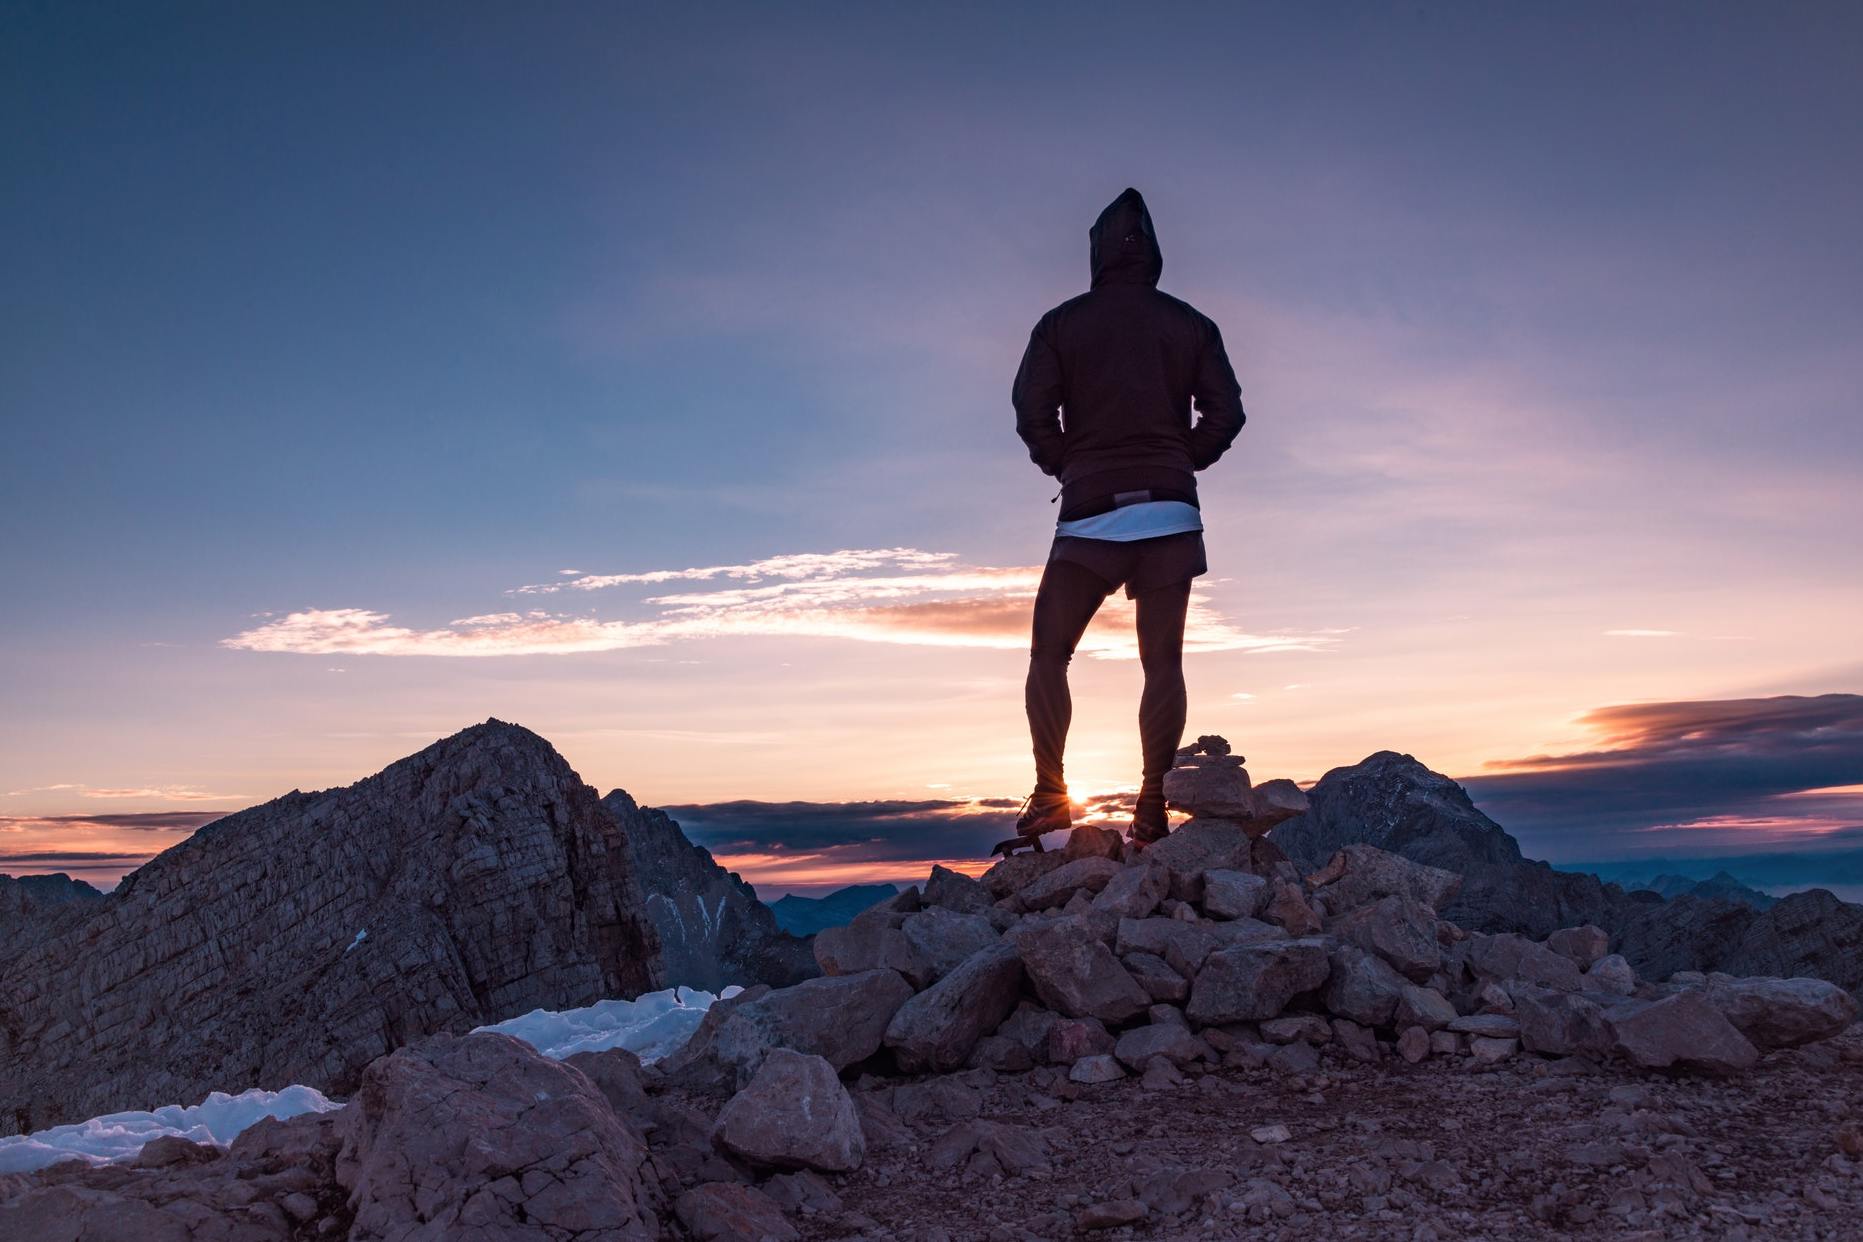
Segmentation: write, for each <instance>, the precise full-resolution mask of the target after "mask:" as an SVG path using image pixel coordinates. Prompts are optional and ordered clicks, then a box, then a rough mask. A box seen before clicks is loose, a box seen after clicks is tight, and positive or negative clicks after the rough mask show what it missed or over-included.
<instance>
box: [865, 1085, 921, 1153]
mask: <svg viewBox="0 0 1863 1242" xmlns="http://www.w3.org/2000/svg"><path fill="white" fill-rule="evenodd" d="M854 1108H855V1110H856V1111H857V1112H859V1113H860V1133H861V1137H862V1139H863V1140H864V1141H865V1142H866V1144H867V1150H868V1151H870V1152H873V1151H890V1150H892V1149H894V1148H897V1147H910V1146H912V1144H913V1143H915V1142H917V1136H916V1135H914V1134H913V1133H912V1128H911V1127H910V1126H908V1125H907V1124H906V1123H905V1122H903V1121H901V1120H900V1119H899V1115H898V1114H897V1113H895V1112H894V1111H893V1110H892V1109H891V1108H889V1107H888V1106H887V1104H886V1101H884V1100H882V1099H879V1098H878V1097H876V1096H875V1095H874V1094H873V1093H872V1092H867V1091H863V1092H861V1093H859V1094H858V1095H856V1096H855V1097H854Z"/></svg>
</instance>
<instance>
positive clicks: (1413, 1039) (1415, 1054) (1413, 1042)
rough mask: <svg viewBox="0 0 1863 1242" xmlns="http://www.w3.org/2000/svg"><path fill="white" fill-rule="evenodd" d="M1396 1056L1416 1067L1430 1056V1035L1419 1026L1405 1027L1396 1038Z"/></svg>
mask: <svg viewBox="0 0 1863 1242" xmlns="http://www.w3.org/2000/svg"><path fill="white" fill-rule="evenodd" d="M1397 1055H1398V1056H1400V1057H1402V1058H1404V1060H1406V1061H1408V1062H1409V1063H1410V1064H1412V1065H1416V1064H1417V1063H1418V1062H1420V1061H1422V1060H1423V1059H1424V1058H1426V1057H1428V1056H1429V1055H1430V1033H1429V1032H1428V1031H1426V1030H1424V1029H1423V1028H1422V1027H1420V1026H1407V1027H1405V1028H1404V1033H1403V1034H1401V1035H1399V1036H1398V1037H1397Z"/></svg>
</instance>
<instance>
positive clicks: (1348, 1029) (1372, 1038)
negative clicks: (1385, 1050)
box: [1332, 1018, 1379, 1065]
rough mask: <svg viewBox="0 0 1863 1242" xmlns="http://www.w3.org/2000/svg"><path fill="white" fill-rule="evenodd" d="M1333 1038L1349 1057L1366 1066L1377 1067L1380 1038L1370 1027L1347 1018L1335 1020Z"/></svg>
mask: <svg viewBox="0 0 1863 1242" xmlns="http://www.w3.org/2000/svg"><path fill="white" fill-rule="evenodd" d="M1332 1026H1333V1038H1334V1039H1335V1040H1336V1041H1337V1043H1338V1044H1339V1046H1340V1047H1341V1048H1344V1049H1345V1053H1346V1055H1347V1056H1349V1057H1351V1058H1352V1059H1353V1060H1354V1061H1358V1062H1360V1063H1362V1064H1365V1065H1375V1064H1377V1062H1378V1059H1379V1053H1378V1037H1377V1036H1376V1035H1374V1034H1373V1033H1372V1030H1371V1028H1370V1027H1368V1026H1360V1025H1359V1024H1358V1023H1356V1022H1353V1021H1350V1020H1349V1019H1346V1018H1334V1019H1333V1023H1332Z"/></svg>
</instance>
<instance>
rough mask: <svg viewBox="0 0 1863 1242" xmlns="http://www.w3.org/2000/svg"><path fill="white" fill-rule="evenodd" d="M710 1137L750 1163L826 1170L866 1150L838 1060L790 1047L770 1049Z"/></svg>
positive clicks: (852, 1161) (843, 1166) (856, 1160)
mask: <svg viewBox="0 0 1863 1242" xmlns="http://www.w3.org/2000/svg"><path fill="white" fill-rule="evenodd" d="M712 1141H713V1142H715V1143H717V1144H718V1146H719V1147H720V1148H722V1149H723V1150H725V1151H728V1152H730V1153H731V1154H732V1155H734V1156H736V1157H738V1158H739V1159H741V1160H745V1161H748V1162H749V1163H751V1164H754V1165H759V1166H762V1167H765V1168H776V1169H818V1170H821V1171H822V1172H825V1173H845V1172H848V1171H849V1170H852V1169H858V1168H859V1167H860V1162H861V1160H862V1159H863V1158H864V1157H865V1156H866V1153H867V1143H866V1138H865V1137H864V1136H863V1134H862V1133H861V1127H860V1112H859V1110H857V1109H856V1108H855V1107H854V1100H853V1098H852V1097H851V1096H849V1095H848V1093H847V1088H846V1087H844V1086H842V1085H841V1078H840V1076H839V1075H838V1074H837V1073H836V1072H835V1067H834V1066H832V1065H830V1064H829V1063H828V1062H827V1061H826V1060H824V1059H822V1058H821V1057H818V1056H813V1055H810V1054H807V1053H801V1052H792V1051H791V1050H789V1049H787V1048H775V1049H772V1050H771V1051H770V1053H769V1055H768V1056H766V1057H765V1058H764V1059H763V1064H762V1065H761V1066H759V1067H758V1069H757V1072H756V1074H755V1075H754V1076H752V1078H751V1080H750V1083H749V1085H748V1086H746V1087H745V1088H744V1089H743V1090H742V1091H739V1092H738V1093H737V1094H736V1095H734V1096H732V1097H731V1099H730V1101H729V1102H727V1103H726V1104H725V1106H724V1108H723V1110H722V1111H720V1112H719V1114H718V1120H717V1122H716V1123H715V1124H714V1125H713V1127H712Z"/></svg>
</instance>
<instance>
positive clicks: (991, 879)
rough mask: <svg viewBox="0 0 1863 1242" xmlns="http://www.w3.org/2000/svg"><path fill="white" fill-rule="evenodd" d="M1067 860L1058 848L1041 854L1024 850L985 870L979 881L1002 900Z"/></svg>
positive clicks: (1063, 864) (1062, 864)
mask: <svg viewBox="0 0 1863 1242" xmlns="http://www.w3.org/2000/svg"><path fill="white" fill-rule="evenodd" d="M1067 862H1068V859H1067V858H1066V856H1065V855H1063V854H1061V853H1060V851H1058V850H1047V851H1044V852H1043V853H1040V854H1037V853H1035V852H1034V851H1033V850H1024V851H1023V852H1022V853H1020V854H1011V855H1010V856H1009V857H1007V858H1005V859H1003V860H1002V861H1001V862H999V863H997V864H996V865H995V866H994V867H991V868H990V869H989V870H988V871H986V872H984V873H983V875H982V877H981V879H980V880H979V883H981V884H982V885H983V887H984V888H986V889H988V890H989V892H990V895H991V896H993V897H995V898H996V899H997V900H999V901H1000V900H1002V899H1003V898H1005V897H1009V896H1012V895H1013V894H1015V893H1016V892H1018V891H1020V890H1021V889H1024V888H1027V887H1028V886H1029V885H1030V884H1032V883H1034V882H1035V881H1036V880H1037V879H1039V878H1041V877H1042V876H1044V875H1046V874H1047V873H1048V872H1050V871H1053V870H1054V869H1055V868H1056V867H1061V866H1065V865H1066V864H1067Z"/></svg>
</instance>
